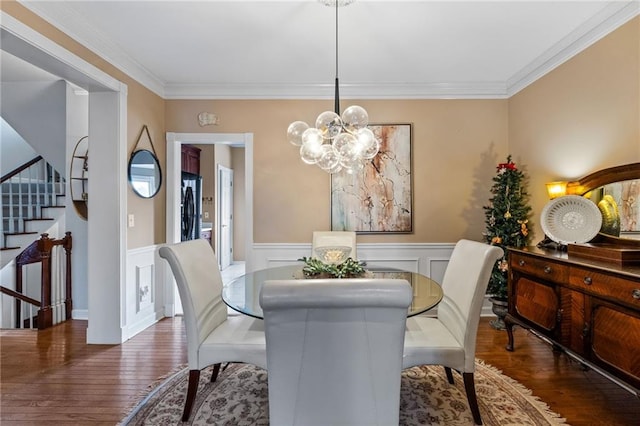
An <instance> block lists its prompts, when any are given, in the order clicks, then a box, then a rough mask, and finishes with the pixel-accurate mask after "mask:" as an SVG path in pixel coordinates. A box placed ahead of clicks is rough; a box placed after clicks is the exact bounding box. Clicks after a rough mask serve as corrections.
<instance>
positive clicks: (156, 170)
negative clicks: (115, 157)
mask: <svg viewBox="0 0 640 426" xmlns="http://www.w3.org/2000/svg"><path fill="white" fill-rule="evenodd" d="M142 154H144V155H146V156H149V157H150V158H151V160H153V163H143V164H152V165H153V166H154V167H153V169H154V176H157V184H156V185H155V187H154V188H150V190H149V194H146V193H142V192H141V191H140V190H139V189H138V188H137V187H136V186H135V185H134V179H133V177H134V176H135V174H132V173H131V172H132V166H133V165H135V164H137V163H134V161H135V159H136V157H140V156H141V155H142ZM127 177H128V179H129V184H130V185H131V189H133V192H135V194H136V195H138V196H139V197H142V198H153V197H155V196H156V194H157V193H158V191H160V187H161V186H162V169H161V168H160V162H159V161H158V157H156V155H155V154H154V153H153V152H151V151H149V150H147V149H140V150H137V151H134V152H132V153H131V157H130V158H129V165H128V167H127Z"/></svg>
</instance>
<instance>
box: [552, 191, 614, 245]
mask: <svg viewBox="0 0 640 426" xmlns="http://www.w3.org/2000/svg"><path fill="white" fill-rule="evenodd" d="M540 225H541V226H542V230H543V231H544V233H545V234H546V235H547V236H548V237H549V238H551V239H552V240H553V241H555V242H556V243H560V244H570V243H578V244H581V243H586V242H587V241H590V240H592V239H593V237H595V236H596V235H598V232H599V231H600V227H601V226H602V215H601V214H600V209H598V206H596V205H595V203H594V202H592V201H590V200H588V199H586V198H584V197H581V196H579V195H565V196H563V197H558V198H555V199H553V200H551V201H549V202H548V203H547V204H546V205H545V206H544V208H543V209H542V214H541V215H540Z"/></svg>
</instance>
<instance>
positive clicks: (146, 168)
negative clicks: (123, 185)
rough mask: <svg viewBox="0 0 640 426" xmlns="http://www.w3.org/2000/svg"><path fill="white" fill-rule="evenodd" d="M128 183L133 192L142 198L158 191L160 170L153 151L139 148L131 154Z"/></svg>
mask: <svg viewBox="0 0 640 426" xmlns="http://www.w3.org/2000/svg"><path fill="white" fill-rule="evenodd" d="M129 183H130V184H131V188H133V192H135V193H136V194H138V195H139V196H141V197H142V198H151V197H153V196H154V195H156V194H157V193H158V191H159V190H160V185H161V184H162V172H161V170H160V163H159V162H158V158H157V157H156V156H155V154H154V153H152V152H151V151H148V150H146V149H141V150H139V151H135V152H134V153H133V154H131V158H130V159H129Z"/></svg>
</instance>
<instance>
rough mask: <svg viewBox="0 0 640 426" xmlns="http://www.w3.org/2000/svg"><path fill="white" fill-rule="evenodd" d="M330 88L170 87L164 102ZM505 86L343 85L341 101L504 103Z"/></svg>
mask: <svg viewBox="0 0 640 426" xmlns="http://www.w3.org/2000/svg"><path fill="white" fill-rule="evenodd" d="M333 90H334V87H333V86H332V85H328V84H324V83H322V84H313V83H309V84H290V83H288V84H285V83H282V84H257V83H256V84H251V83H243V84H234V83H224V84H223V83H220V84H198V85H196V84H168V85H167V86H165V99H333V96H334V93H333ZM506 97H507V86H506V84H505V83H502V82H494V83H487V82H466V83H388V82H380V83H361V84H358V83H356V84H353V83H351V84H341V85H340V98H341V99H495V98H497V99H502V98H506Z"/></svg>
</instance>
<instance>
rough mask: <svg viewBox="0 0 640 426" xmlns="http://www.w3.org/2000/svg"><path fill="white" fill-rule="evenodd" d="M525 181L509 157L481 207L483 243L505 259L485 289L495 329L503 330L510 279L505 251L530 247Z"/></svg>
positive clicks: (494, 178) (493, 272)
mask: <svg viewBox="0 0 640 426" xmlns="http://www.w3.org/2000/svg"><path fill="white" fill-rule="evenodd" d="M526 181H527V177H526V175H525V174H524V173H523V172H522V171H521V170H518V168H517V167H516V165H515V163H514V162H513V161H511V156H510V155H509V156H508V157H507V161H506V163H500V164H498V166H497V173H496V175H495V176H494V177H493V186H492V188H491V194H492V196H491V198H490V199H489V204H488V205H486V206H484V211H485V217H486V220H485V224H486V230H485V232H484V233H483V236H484V239H485V241H486V242H487V243H488V244H491V245H495V246H498V247H500V248H502V249H503V250H504V256H503V257H502V258H501V259H498V261H497V262H496V264H495V265H494V266H493V270H492V271H491V277H490V278H489V286H488V287H487V294H489V295H490V296H491V298H492V302H493V304H494V313H496V315H498V320H497V321H494V322H492V324H491V325H492V326H493V327H494V328H497V329H504V323H503V322H502V318H504V315H506V301H507V284H508V277H509V264H508V262H507V247H515V248H522V247H525V246H527V245H529V241H530V239H531V235H530V233H529V227H528V223H529V217H530V215H531V206H530V205H529V204H528V198H529V194H528V193H527V191H526ZM498 306H501V307H502V308H500V307H498ZM496 310H498V311H500V312H499V313H498V312H496ZM503 311H504V312H503Z"/></svg>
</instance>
